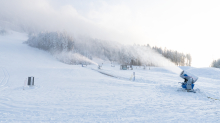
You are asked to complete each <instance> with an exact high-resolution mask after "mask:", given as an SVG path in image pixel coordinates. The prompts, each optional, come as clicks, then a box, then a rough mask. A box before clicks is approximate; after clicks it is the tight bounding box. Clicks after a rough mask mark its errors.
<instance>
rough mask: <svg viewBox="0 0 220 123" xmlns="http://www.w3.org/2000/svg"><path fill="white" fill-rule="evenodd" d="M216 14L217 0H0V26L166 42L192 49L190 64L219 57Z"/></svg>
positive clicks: (219, 4) (219, 31) (185, 50)
mask: <svg viewBox="0 0 220 123" xmlns="http://www.w3.org/2000/svg"><path fill="white" fill-rule="evenodd" d="M219 15H220V1H218V0H38V1H34V0H7V1H6V0H0V26H2V25H4V26H5V24H6V23H7V24H8V25H10V26H11V25H17V24H23V25H24V26H31V28H35V29H36V30H37V29H39V30H49V31H56V30H65V31H67V32H70V33H73V34H81V35H88V36H91V37H93V38H99V39H104V40H113V41H118V42H120V43H124V44H134V43H136V44H150V45H151V46H155V45H156V46H159V47H162V48H164V47H167V48H168V49H172V50H177V51H179V52H183V53H190V54H191V55H192V58H193V62H192V65H193V66H194V67H208V66H209V65H210V64H211V61H212V60H213V59H217V58H220V48H219V44H220V43H219V41H220V36H219V34H220V16H219ZM8 22H9V23H8Z"/></svg>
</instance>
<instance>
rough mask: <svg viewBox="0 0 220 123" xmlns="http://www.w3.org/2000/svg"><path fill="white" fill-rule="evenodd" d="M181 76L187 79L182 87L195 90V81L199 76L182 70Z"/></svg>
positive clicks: (190, 90)
mask: <svg viewBox="0 0 220 123" xmlns="http://www.w3.org/2000/svg"><path fill="white" fill-rule="evenodd" d="M180 77H181V78H183V79H184V80H185V81H184V82H182V83H181V84H182V88H184V89H186V90H187V92H195V91H194V90H193V88H194V83H195V82H196V81H197V80H198V77H197V76H195V75H193V74H191V73H189V72H186V71H182V72H181V73H180Z"/></svg>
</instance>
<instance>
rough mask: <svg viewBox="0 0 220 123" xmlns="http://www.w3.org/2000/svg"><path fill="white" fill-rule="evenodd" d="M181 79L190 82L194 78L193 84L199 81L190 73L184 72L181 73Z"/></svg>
mask: <svg viewBox="0 0 220 123" xmlns="http://www.w3.org/2000/svg"><path fill="white" fill-rule="evenodd" d="M180 77H181V78H183V79H186V80H189V79H191V78H192V83H195V82H196V81H197V80H198V77H197V76H195V75H193V74H191V73H189V72H186V71H182V72H181V73H180Z"/></svg>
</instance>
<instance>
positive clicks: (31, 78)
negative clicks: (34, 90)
mask: <svg viewBox="0 0 220 123" xmlns="http://www.w3.org/2000/svg"><path fill="white" fill-rule="evenodd" d="M28 85H29V86H32V85H34V77H33V76H31V77H28Z"/></svg>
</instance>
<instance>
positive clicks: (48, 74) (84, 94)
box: [0, 31, 220, 123]
mask: <svg viewBox="0 0 220 123" xmlns="http://www.w3.org/2000/svg"><path fill="white" fill-rule="evenodd" d="M27 38H28V36H27V34H24V33H18V32H13V31H11V32H10V33H8V34H6V35H0V122H4V123H8V122H32V123H35V122H36V123H39V122H161V123H162V122H173V123H176V122H219V120H220V101H219V100H214V99H220V92H219V88H220V84H219V83H220V78H219V77H218V76H219V69H214V68H193V67H181V68H182V69H187V70H188V71H189V72H191V73H193V74H195V75H197V76H198V77H199V79H198V81H197V82H196V85H195V89H197V90H200V91H198V92H197V93H188V92H184V91H181V89H180V85H179V84H178V82H181V81H183V80H182V79H181V78H180V77H179V75H178V74H175V73H173V72H171V71H169V70H167V69H164V68H162V67H150V70H149V68H148V67H147V68H146V69H143V68H141V67H134V69H133V70H127V71H122V70H120V69H119V68H120V67H119V65H117V64H116V65H115V67H111V64H110V62H109V61H101V60H97V59H94V62H97V63H98V64H102V63H103V67H102V69H101V70H98V69H97V66H96V65H88V66H87V67H82V66H81V65H68V64H64V63H62V62H60V61H58V60H57V59H56V58H55V57H53V56H52V55H51V54H50V53H48V52H45V51H43V50H39V49H37V48H33V47H30V46H28V45H27V44H23V42H24V41H26V40H27ZM97 70H98V71H102V72H104V73H108V74H111V75H112V76H114V77H110V76H106V75H103V74H101V73H99V72H98V71H97ZM133 72H135V75H136V76H135V81H132V80H130V77H131V76H132V74H133ZM28 76H34V77H35V86H33V87H28V86H25V87H24V81H25V79H26V78H27V77H28ZM208 97H210V98H208ZM211 98H212V99H211Z"/></svg>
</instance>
